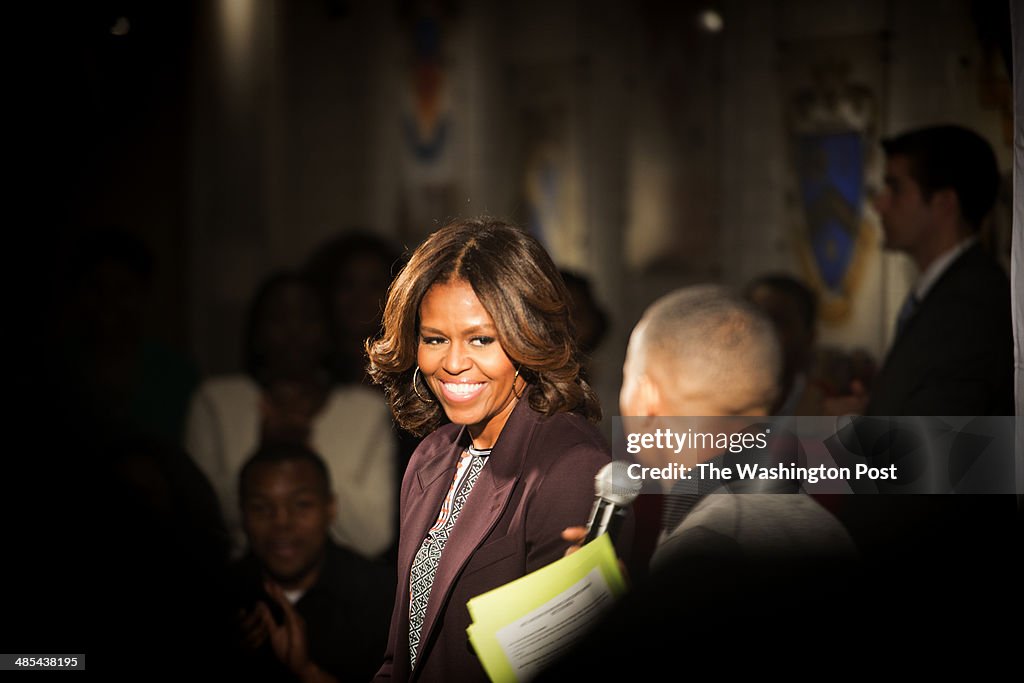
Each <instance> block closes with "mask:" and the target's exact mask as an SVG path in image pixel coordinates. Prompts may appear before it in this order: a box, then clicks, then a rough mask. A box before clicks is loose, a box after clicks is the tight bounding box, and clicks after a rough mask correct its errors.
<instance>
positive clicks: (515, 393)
mask: <svg viewBox="0 0 1024 683" xmlns="http://www.w3.org/2000/svg"><path fill="white" fill-rule="evenodd" d="M521 367H522V366H520V367H519V368H516V374H515V376H514V377H513V378H512V394H513V395H514V396H515V397H516V400H517V401H518V400H519V399H521V398H522V397H523V395H522V394H520V393H519V392H518V391H516V380H517V379H519V370H520V368H521Z"/></svg>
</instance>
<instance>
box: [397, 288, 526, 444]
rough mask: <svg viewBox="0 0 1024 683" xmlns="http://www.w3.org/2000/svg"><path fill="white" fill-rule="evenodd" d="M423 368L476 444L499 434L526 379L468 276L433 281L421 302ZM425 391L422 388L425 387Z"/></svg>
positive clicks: (452, 415) (452, 416)
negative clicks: (519, 375) (445, 280)
mask: <svg viewBox="0 0 1024 683" xmlns="http://www.w3.org/2000/svg"><path fill="white" fill-rule="evenodd" d="M419 334H420V339H419V351H418V353H417V362H418V363H419V367H420V373H421V374H422V375H423V379H424V380H425V381H426V382H427V384H428V385H429V387H430V390H431V391H432V392H433V393H434V396H435V397H437V400H438V401H439V402H440V403H441V407H442V408H444V412H445V413H446V414H447V415H448V419H450V420H451V421H452V422H454V423H456V424H464V425H468V426H469V432H470V434H471V435H472V437H473V443H474V445H475V446H476V447H477V448H490V447H491V446H493V445H494V442H495V441H496V440H497V439H498V435H499V434H500V433H501V430H502V428H503V427H504V426H505V422H506V421H507V420H508V416H509V413H511V412H512V408H513V407H514V405H515V403H516V400H517V399H516V395H517V394H519V393H521V392H522V389H523V386H524V385H525V381H524V380H523V379H522V378H517V377H516V369H515V367H514V366H513V365H512V361H511V360H509V357H508V356H506V355H505V351H504V349H502V348H501V345H500V344H499V343H498V339H497V334H498V330H497V328H495V326H494V321H493V320H491V316H490V315H488V313H487V311H486V310H485V309H484V307H483V304H481V303H480V300H479V299H478V298H477V296H476V292H474V291H473V288H472V287H471V286H470V285H469V283H468V282H466V281H464V280H457V281H453V282H447V283H439V284H435V285H433V286H432V287H431V288H430V289H429V290H427V293H426V295H425V296H424V297H423V301H422V303H421V304H420V329H419ZM421 393H422V391H421Z"/></svg>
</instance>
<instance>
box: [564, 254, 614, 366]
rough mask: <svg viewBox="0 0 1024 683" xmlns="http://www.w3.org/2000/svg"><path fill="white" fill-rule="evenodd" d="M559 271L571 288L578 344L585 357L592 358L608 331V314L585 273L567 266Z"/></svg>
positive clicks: (573, 317)
mask: <svg viewBox="0 0 1024 683" xmlns="http://www.w3.org/2000/svg"><path fill="white" fill-rule="evenodd" d="M558 272H559V273H560V274H561V276H562V280H564V281H565V288H566V289H568V290H569V297H570V299H571V309H570V310H571V312H572V320H573V324H574V325H575V327H576V344H577V345H578V346H579V348H580V351H581V352H582V353H583V355H584V357H586V358H587V360H590V358H591V357H592V356H593V355H594V351H596V350H597V348H598V347H599V346H600V345H601V342H602V341H604V337H605V334H606V333H607V332H608V314H607V313H606V312H605V310H604V308H603V307H602V306H601V304H600V303H598V301H597V299H596V298H595V297H594V291H593V288H592V287H591V285H590V280H589V279H588V278H587V277H586V276H585V275H581V274H580V273H577V272H574V271H571V270H567V269H565V268H562V269H561V270H559V271H558Z"/></svg>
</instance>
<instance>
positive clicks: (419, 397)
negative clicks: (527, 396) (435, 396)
mask: <svg viewBox="0 0 1024 683" xmlns="http://www.w3.org/2000/svg"><path fill="white" fill-rule="evenodd" d="M419 374H420V366H419V365H417V366H416V369H415V370H414V371H413V373H412V390H413V392H415V394H416V397H417V398H418V399H419V400H421V401H423V402H424V403H433V401H428V400H427V399H425V398H423V396H422V395H421V394H420V390H419V389H418V388H416V376H417V375H419ZM513 388H515V387H514V385H513Z"/></svg>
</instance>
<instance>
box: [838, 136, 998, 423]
mask: <svg viewBox="0 0 1024 683" xmlns="http://www.w3.org/2000/svg"><path fill="white" fill-rule="evenodd" d="M882 146H883V148H884V149H885V152H886V157H887V159H886V169H885V191H884V192H883V193H882V195H881V196H880V197H879V198H878V200H877V210H878V213H879V215H880V217H881V220H882V227H883V230H884V233H885V247H886V248H887V249H891V250H895V251H901V252H903V253H905V254H907V255H908V256H909V257H910V258H911V259H912V260H913V261H914V263H915V264H916V265H917V268H918V271H919V273H920V274H919V276H918V279H917V281H916V282H915V283H914V286H913V287H912V288H911V291H910V293H909V295H908V297H907V300H906V302H905V303H904V305H903V307H902V308H901V310H900V315H899V318H898V321H897V331H896V336H895V339H894V340H893V343H892V347H891V348H890V349H889V353H888V355H887V356H886V358H885V362H884V364H883V366H882V368H881V370H880V372H879V373H878V375H877V376H876V378H875V381H874V383H873V388H872V391H871V393H870V396H868V394H867V393H866V392H864V391H863V389H862V388H860V387H858V388H856V389H855V396H854V397H852V400H851V401H849V402H846V403H845V404H844V405H843V406H842V408H841V409H840V412H846V413H861V412H863V413H864V414H866V415H1012V414H1013V332H1012V322H1011V317H1010V285H1009V281H1008V279H1007V277H1006V274H1005V273H1004V272H1003V270H1002V269H1001V268H1000V266H999V265H998V264H997V263H996V262H995V261H994V260H993V259H992V258H991V257H990V256H989V255H988V254H987V253H986V252H985V251H984V249H982V247H981V245H979V244H978V240H977V236H978V231H979V230H980V229H981V225H982V222H983V221H984V219H985V217H986V216H987V215H988V213H989V211H991V209H992V206H993V205H994V204H995V200H996V194H997V191H998V185H999V169H998V167H997V165H996V158H995V155H994V153H993V152H992V148H991V147H990V146H989V144H988V142H986V141H985V140H984V139H983V138H981V137H980V136H979V135H977V134H975V133H973V132H971V131H969V130H966V129H964V128H961V127H958V126H935V127H929V128H922V129H917V130H912V131H909V132H906V133H903V134H901V135H898V136H896V137H893V138H889V139H886V140H883V141H882Z"/></svg>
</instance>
